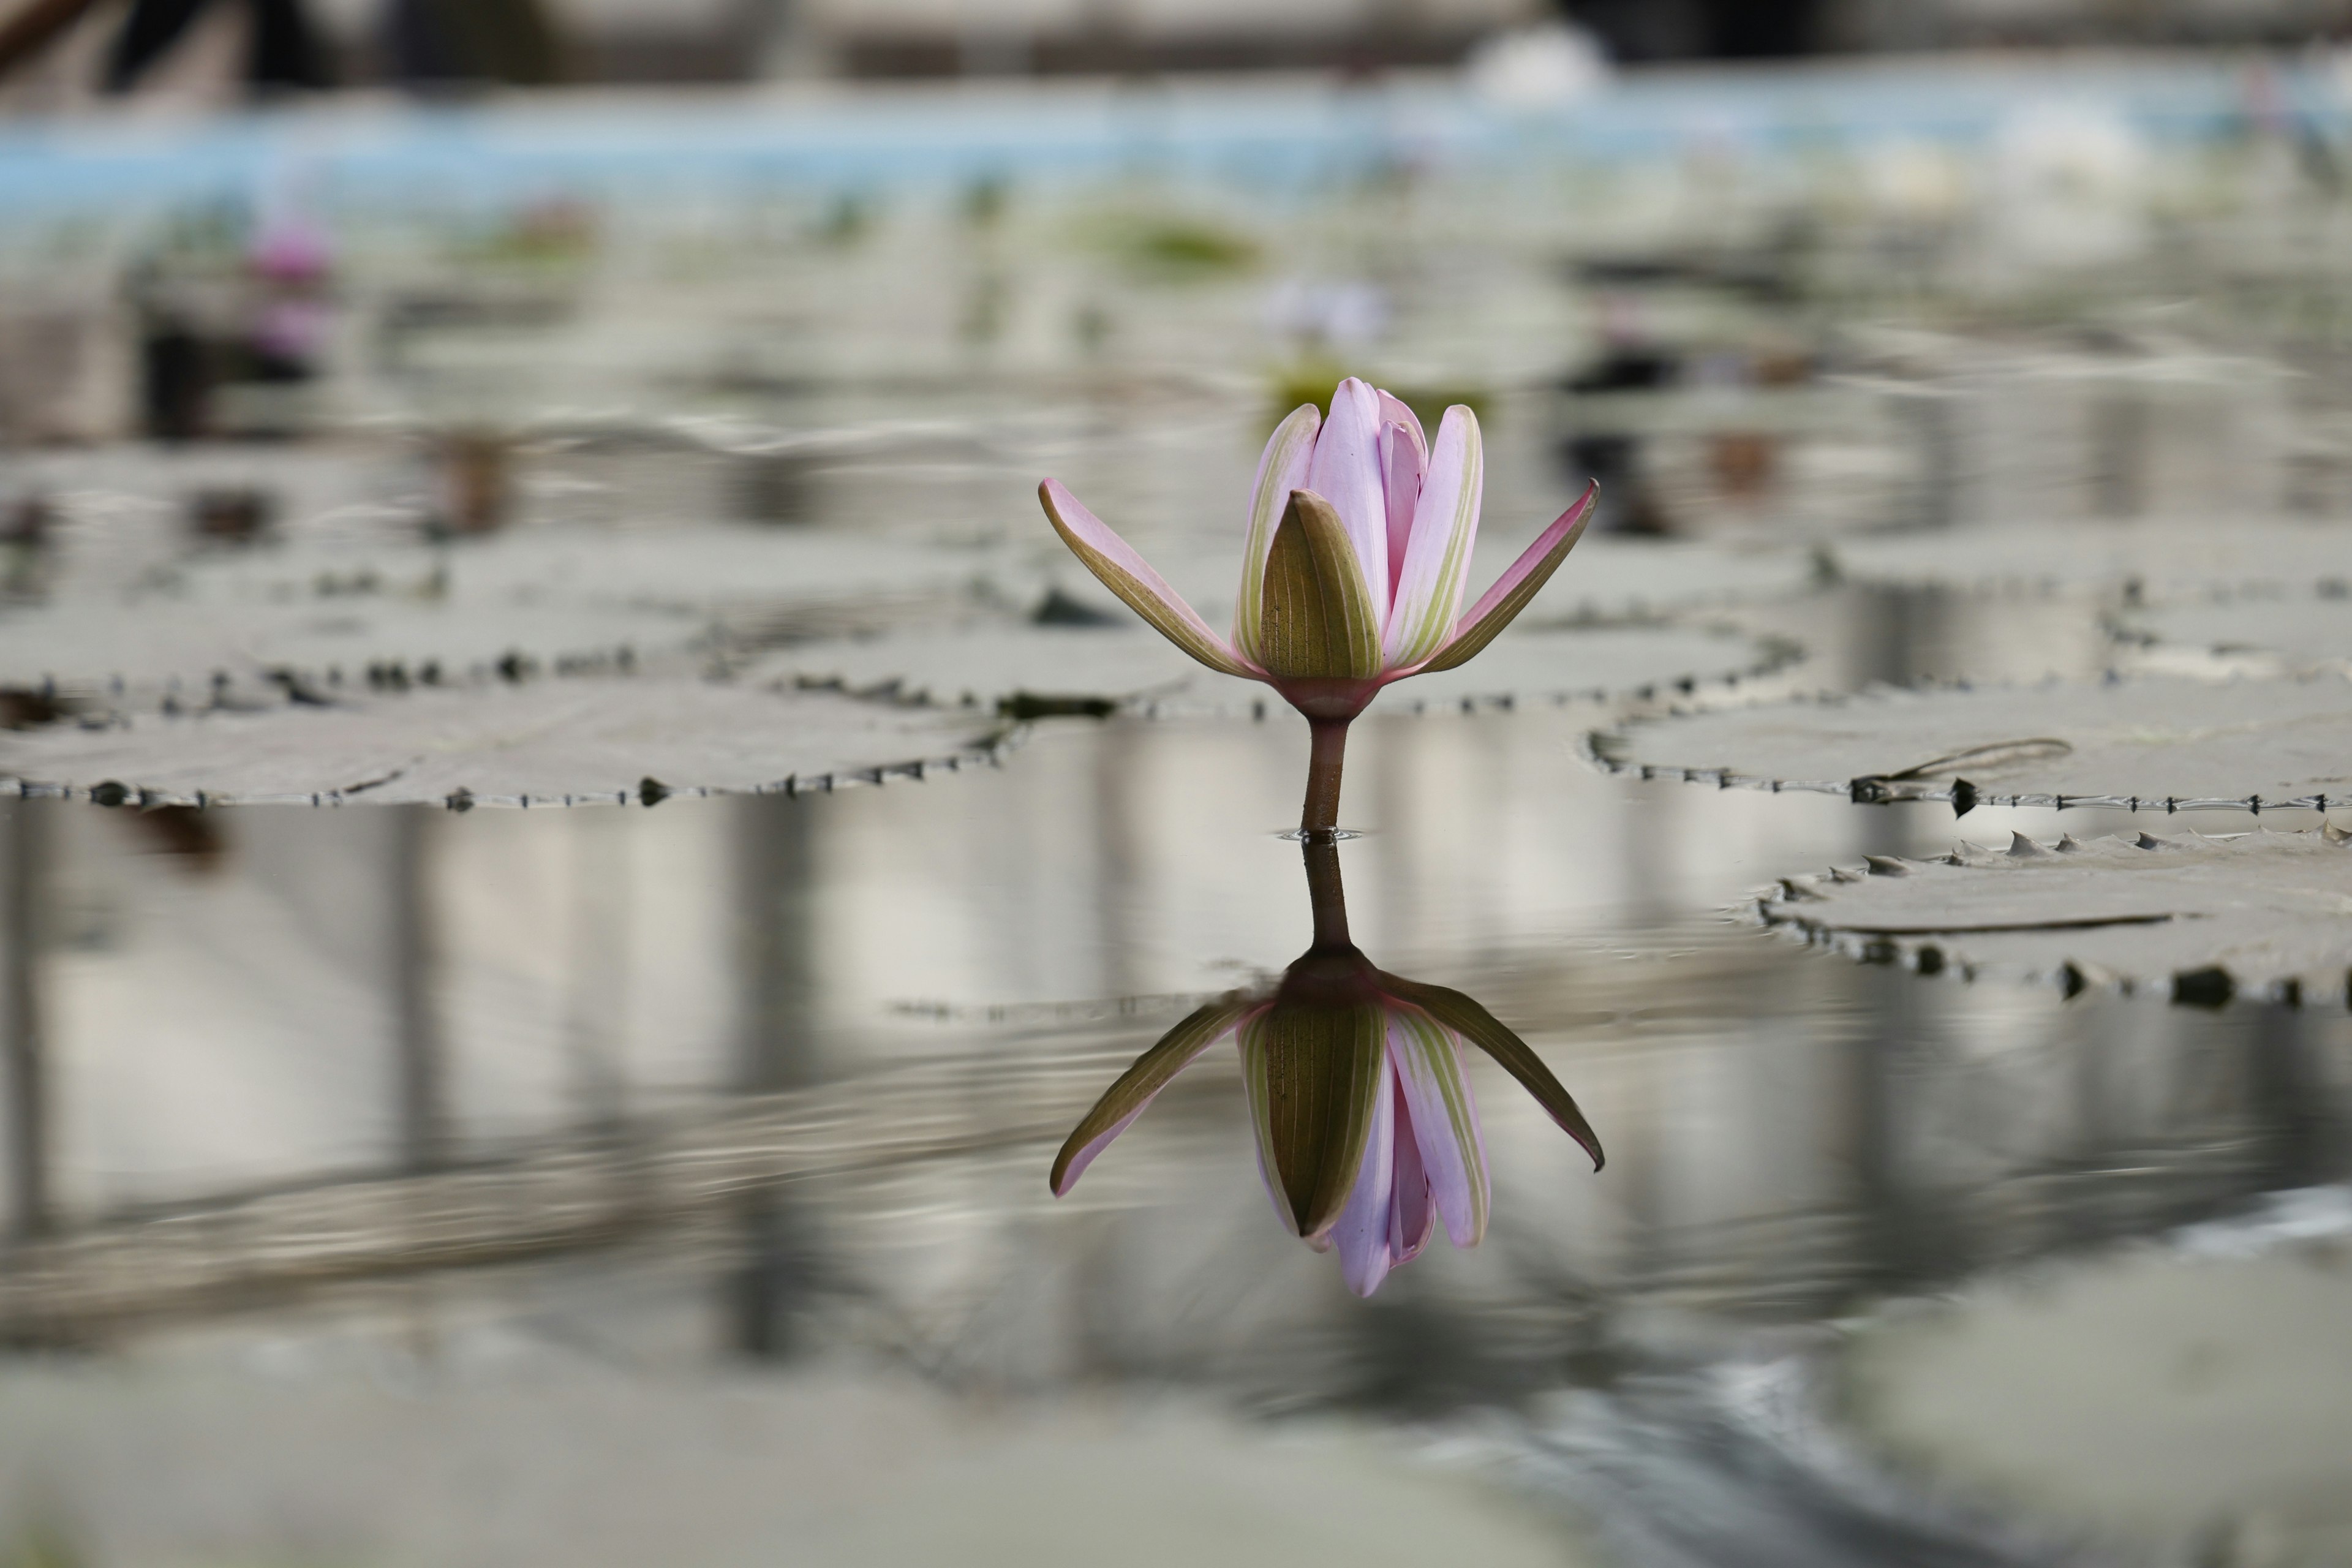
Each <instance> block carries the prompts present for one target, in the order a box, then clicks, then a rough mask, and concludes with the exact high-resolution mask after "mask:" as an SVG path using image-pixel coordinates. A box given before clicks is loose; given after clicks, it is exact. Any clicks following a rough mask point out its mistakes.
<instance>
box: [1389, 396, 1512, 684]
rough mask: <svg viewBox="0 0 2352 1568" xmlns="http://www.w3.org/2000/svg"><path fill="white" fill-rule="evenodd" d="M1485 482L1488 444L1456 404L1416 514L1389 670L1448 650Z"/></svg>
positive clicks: (1393, 623) (1402, 566)
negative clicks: (1448, 639)
mask: <svg viewBox="0 0 2352 1568" xmlns="http://www.w3.org/2000/svg"><path fill="white" fill-rule="evenodd" d="M1485 493H1486V446H1485V443H1484V441H1483V440H1482V439H1481V437H1480V436H1479V433H1478V418H1477V416H1475V415H1474V414H1472V413H1471V412H1470V410H1469V409H1467V408H1465V407H1463V406H1461V405H1458V404H1457V405H1455V406H1454V407H1452V408H1449V409H1447V410H1446V411H1445V418H1444V421H1443V422H1442V423H1440V424H1439V426H1437V445H1436V447H1434V448H1433V450H1432V451H1431V452H1430V455H1429V474H1428V477H1427V479H1424V480H1423V482H1422V487H1421V495H1420V498H1419V500H1418V504H1416V505H1415V507H1414V508H1413V515H1412V532H1411V539H1410V542H1409V543H1408V544H1407V545H1406V547H1405V551H1404V555H1403V559H1402V562H1401V563H1399V565H1398V568H1397V590H1396V599H1395V602H1394V604H1393V605H1392V606H1391V609H1390V611H1389V619H1388V627H1387V630H1386V632H1385V633H1384V634H1383V636H1382V641H1381V654H1382V657H1383V658H1384V659H1385V661H1386V662H1387V664H1388V665H1389V667H1390V668H1404V667H1407V666H1411V665H1416V664H1419V663H1420V662H1421V661H1422V660H1423V659H1425V658H1429V657H1430V656H1431V655H1433V654H1434V653H1436V652H1437V650H1438V649H1439V648H1441V647H1444V646H1445V643H1446V639H1447V638H1448V637H1451V636H1453V633H1454V616H1455V615H1456V614H1458V613H1459V612H1460V610H1461V608H1462V588H1463V584H1464V582H1465V580H1466V579H1467V578H1468V576H1469V574H1470V552H1471V548H1472V547H1473V546H1474V545H1475V544H1476V543H1477V541H1478V509H1479V507H1480V505H1481V503H1482V501H1483V500H1484V498H1485Z"/></svg>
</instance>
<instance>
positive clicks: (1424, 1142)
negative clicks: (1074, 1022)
mask: <svg viewBox="0 0 2352 1568" xmlns="http://www.w3.org/2000/svg"><path fill="white" fill-rule="evenodd" d="M1318 851H1319V855H1318ZM1322 857H1328V860H1325V859H1321V858H1322ZM1318 860H1320V863H1319V864H1318ZM1307 867H1308V884H1309V888H1310V889H1311V890H1312V892H1313V894H1314V900H1315V927H1316V941H1315V945H1314V946H1313V947H1311V948H1309V949H1308V950H1307V952H1306V954H1305V955H1304V956H1302V957H1301V958H1300V959H1299V960H1298V962H1297V963H1294V964H1292V965H1291V966H1290V968H1289V970H1288V971H1287V972H1286V973H1285V974H1284V975H1283V978H1282V981H1281V983H1280V984H1278V985H1276V987H1274V988H1273V989H1272V990H1271V991H1269V992H1265V993H1259V994H1249V993H1243V992H1235V993H1233V994H1228V995H1225V996H1222V997H1219V998H1218V999H1217V1000H1216V1001H1214V1002H1212V1003H1209V1004H1208V1005H1205V1006H1203V1007H1201V1008H1200V1009H1198V1010H1197V1011H1195V1012H1193V1013H1192V1015H1191V1016H1188V1017H1186V1018H1185V1019H1184V1020H1183V1021H1182V1022H1181V1023H1180V1024H1178V1025H1177V1026H1175V1027H1174V1028H1172V1029H1171V1030H1169V1031H1168V1033H1167V1034H1165V1035H1163V1036H1162V1037H1160V1040H1159V1041H1158V1043H1157V1044H1155V1045H1153V1047H1151V1048H1150V1050H1148V1051H1146V1052H1144V1053H1143V1055H1142V1056H1141V1057H1139V1058H1137V1059H1136V1062H1135V1065H1134V1066H1133V1067H1130V1068H1128V1070H1127V1071H1126V1072H1125V1073H1124V1074H1122V1075H1121V1076H1120V1078H1119V1079H1118V1082H1116V1083H1114V1084H1112V1085H1111V1087H1110V1088H1109V1089H1108V1090H1106V1091H1105V1092H1104V1094H1103V1097H1102V1098H1101V1099H1100V1100H1097V1101H1096V1103H1095V1107H1094V1109H1093V1110H1089V1111H1088V1112H1087V1115H1086V1117H1085V1119H1084V1120H1082V1121H1080V1122H1079V1123H1078V1125H1077V1126H1076V1129H1074V1130H1073V1131H1071V1133H1070V1136H1069V1139H1068V1140H1067V1142H1065V1143H1064V1144H1063V1145H1062V1149H1061V1152H1060V1154H1059V1155H1057V1156H1056V1157H1055V1161H1054V1167H1053V1171H1052V1173H1051V1174H1050V1176H1049V1177H1048V1182H1049V1184H1050V1185H1051V1186H1052V1188H1053V1191H1054V1195H1055V1196H1056V1197H1060V1196H1062V1195H1063V1194H1066V1193H1067V1192H1069V1190H1070V1189H1071V1188H1072V1187H1073V1186H1075V1185H1076V1184H1077V1180H1078V1177H1079V1176H1080V1175H1082V1174H1083V1173H1085V1171H1086V1169H1087V1166H1088V1165H1090V1164H1092V1163H1094V1161H1095V1159H1096V1157H1097V1155H1099V1154H1101V1153H1102V1152H1103V1151H1104V1150H1105V1149H1107V1148H1108V1147H1109V1146H1110V1143H1111V1141H1112V1140H1113V1139H1115V1138H1117V1137H1118V1135H1119V1134H1120V1133H1121V1132H1123V1131H1126V1130H1127V1129H1128V1127H1129V1126H1130V1125H1131V1124H1132V1123H1133V1122H1134V1121H1135V1119H1136V1118H1137V1117H1139V1116H1140V1115H1142V1114H1143V1112H1144V1110H1146V1109H1147V1108H1149V1107H1150V1104H1151V1101H1152V1100H1154V1099H1155V1098H1156V1097H1157V1096H1158V1095H1159V1093H1160V1090H1161V1089H1165V1088H1167V1086H1168V1084H1169V1083H1170V1082H1171V1080H1172V1079H1174V1078H1175V1077H1176V1075H1177V1074H1178V1073H1180V1072H1181V1071H1182V1070H1183V1069H1184V1068H1187V1067H1189V1066H1190V1065H1192V1062H1193V1061H1195V1060H1196V1059H1198V1058H1199V1057H1200V1056H1201V1054H1202V1052H1203V1051H1206V1050H1207V1049H1208V1048H1209V1047H1211V1046H1213V1045H1214V1044H1215V1043H1216V1042H1217V1041H1219V1040H1222V1039H1223V1038H1225V1037H1227V1036H1233V1037H1235V1038H1237V1039H1238V1041H1239V1042H1240V1046H1241V1052H1242V1067H1243V1083H1244V1092H1245V1093H1246V1095H1247V1097H1248V1100H1249V1107H1250V1116H1251V1120H1252V1121H1253V1122H1254V1123H1255V1126H1256V1130H1257V1139H1256V1142H1257V1157H1258V1173H1259V1175H1260V1176H1261V1177H1262V1178H1263V1179H1264V1181H1265V1187H1266V1191H1267V1193H1268V1194H1270V1195H1271V1196H1272V1197H1273V1199H1274V1209H1275V1214H1276V1215H1277V1216H1278V1217H1279V1218H1280V1219H1281V1220H1282V1222H1283V1224H1284V1225H1285V1226H1287V1227H1289V1228H1290V1229H1291V1230H1292V1231H1293V1232H1294V1233H1296V1234H1297V1235H1298V1236H1300V1237H1304V1238H1306V1239H1307V1241H1308V1242H1309V1243H1310V1244H1312V1245H1313V1246H1314V1247H1316V1248H1317V1249H1318V1251H1321V1250H1336V1251H1337V1252H1338V1253H1339V1270H1340V1274H1341V1277H1342V1278H1344V1279H1346V1280H1347V1282H1348V1286H1349V1289H1352V1290H1354V1291H1355V1292H1356V1293H1357V1294H1358V1295H1360V1296H1369V1295H1370V1294H1371V1293H1372V1292H1373V1290H1375V1289H1378V1288H1379V1286H1380V1283H1381V1280H1382V1279H1385V1278H1387V1276H1388V1273H1389V1271H1390V1270H1391V1268H1395V1267H1397V1266H1398V1265H1399V1264H1402V1263H1405V1262H1408V1261H1410V1260H1411V1259H1412V1258H1415V1257H1417V1256H1418V1255H1419V1254H1420V1252H1421V1250H1422V1248H1423V1247H1425V1246H1427V1245H1428V1242H1429V1239H1430V1237H1431V1236H1432V1235H1433V1234H1434V1233H1435V1229H1436V1226H1437V1223H1438V1222H1439V1221H1441V1220H1442V1221H1443V1222H1444V1226H1445V1234H1446V1236H1447V1237H1449V1238H1450V1239H1451V1240H1452V1241H1453V1243H1454V1246H1456V1247H1475V1246H1476V1245H1477V1244H1478V1241H1479V1238H1480V1237H1483V1236H1485V1235H1486V1213H1487V1206H1488V1201H1489V1196H1490V1191H1489V1184H1488V1180H1487V1173H1486V1144H1485V1142H1484V1139H1483V1138H1482V1136H1481V1134H1480V1132H1479V1129H1478V1106H1477V1101H1476V1100H1475V1097H1474V1096H1473V1095H1472V1094H1471V1091H1470V1080H1469V1077H1468V1075H1467V1074H1466V1073H1465V1070H1464V1066H1463V1051H1464V1048H1465V1046H1469V1045H1475V1046H1477V1047H1479V1048H1481V1049H1483V1050H1485V1051H1486V1053H1487V1054H1488V1055H1489V1056H1491V1057H1493V1058H1495V1060H1496V1062H1498V1063H1499V1064H1500V1065H1501V1066H1502V1068H1504V1070H1505V1071H1507V1072H1508V1073H1509V1074H1510V1075H1511V1076H1512V1077H1513V1078H1515V1079H1517V1080H1518V1081H1519V1083H1520V1084H1521V1085H1522V1086H1523V1087H1524V1088H1526V1089H1528V1092H1529V1093H1531V1094H1533V1095H1534V1096H1535V1098H1536V1100H1537V1102H1538V1103H1539V1104H1540V1105H1542V1107H1543V1108H1544V1110H1546V1111H1548V1112H1549V1114H1550V1115H1551V1118H1552V1120H1553V1121H1557V1122H1558V1123H1559V1125H1560V1127H1561V1128H1562V1129H1563V1130H1565V1131H1567V1132H1568V1134H1569V1135H1570V1137H1571V1138H1574V1139H1575V1140H1576V1141H1577V1142H1579V1143H1580V1144H1582V1145H1583V1147H1584V1149H1585V1151H1586V1152H1588V1153H1590V1154H1591V1156H1592V1166H1593V1169H1594V1170H1596V1171H1597V1170H1599V1169H1600V1168H1601V1158H1602V1157H1601V1143H1600V1140H1599V1139H1598V1138H1596V1137H1595V1136H1594V1134H1593V1131H1592V1128H1591V1124H1590V1123H1589V1122H1587V1121H1585V1119H1584V1114H1583V1112H1582V1111H1580V1110H1578V1109H1577V1105H1576V1101H1575V1100H1574V1099H1572V1098H1571V1097H1570V1094H1569V1092H1568V1090H1567V1089H1563V1088H1562V1087H1561V1086H1560V1083H1559V1079H1557V1078H1555V1077H1553V1076H1552V1072H1551V1069H1550V1068H1548V1067H1546V1066H1545V1065H1544V1062H1543V1058H1540V1057H1538V1056H1537V1055H1536V1054H1535V1052H1533V1051H1532V1050H1530V1049H1528V1045H1527V1042H1525V1041H1524V1040H1522V1039H1520V1038H1519V1037H1518V1036H1517V1035H1516V1034H1514V1033H1512V1032H1511V1030H1510V1029H1509V1028H1508V1027H1507V1026H1505V1025H1504V1024H1503V1023H1502V1022H1501V1021H1500V1020H1498V1019H1497V1018H1496V1016H1494V1015H1493V1014H1492V1013H1489V1012H1488V1011H1487V1010H1486V1008H1485V1007H1483V1006H1481V1005H1479V1004H1478V1003H1477V1002H1475V1001H1474V1000H1472V999H1471V998H1470V997H1468V996H1465V995H1464V994H1462V993H1461V992H1459V991H1450V990H1448V989H1446V988H1445V987H1444V986H1442V985H1427V984H1422V983H1420V982H1418V981H1412V980H1406V979H1403V978H1402V977H1401V976H1398V975H1394V974H1388V973H1382V972H1381V971H1380V970H1378V969H1375V968H1374V967H1372V964H1371V963H1370V960H1368V959H1367V958H1365V956H1364V955H1363V954H1362V953H1361V952H1359V951H1357V949H1356V948H1355V947H1354V946H1353V945H1352V944H1351V943H1350V942H1349V941H1348V938H1347V913H1346V906H1345V903H1344V901H1343V900H1342V899H1341V897H1340V894H1339V865H1338V859H1337V855H1336V850H1335V847H1333V846H1332V845H1331V844H1330V843H1329V842H1328V840H1327V841H1325V842H1323V843H1321V844H1319V845H1318V844H1310V845H1309V846H1308V847H1307Z"/></svg>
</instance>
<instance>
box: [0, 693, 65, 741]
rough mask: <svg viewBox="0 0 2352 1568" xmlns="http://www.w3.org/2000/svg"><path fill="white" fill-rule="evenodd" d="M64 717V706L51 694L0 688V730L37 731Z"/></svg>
mask: <svg viewBox="0 0 2352 1568" xmlns="http://www.w3.org/2000/svg"><path fill="white" fill-rule="evenodd" d="M65 716H66V707H65V704H64V703H62V702H60V701H58V699H57V697H56V696H55V695H54V694H53V693H50V692H47V691H35V690H32V689H29V688H26V687H22V686H0V730H37V729H39V728H40V727H41V726H42V725H44V724H54V723H56V722H57V721H58V720H60V719H62V718H64V717H65Z"/></svg>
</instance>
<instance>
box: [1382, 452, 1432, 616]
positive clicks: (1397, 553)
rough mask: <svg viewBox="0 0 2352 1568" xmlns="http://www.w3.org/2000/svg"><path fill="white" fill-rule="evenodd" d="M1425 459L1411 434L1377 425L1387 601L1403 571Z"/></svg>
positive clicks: (1394, 595) (1426, 462)
mask: <svg viewBox="0 0 2352 1568" xmlns="http://www.w3.org/2000/svg"><path fill="white" fill-rule="evenodd" d="M1427 466H1428V459H1427V458H1426V456H1425V455H1424V454H1423V451H1422V449H1421V446H1420V443H1418V442H1417V441H1415V440H1414V439H1413V436H1412V432H1411V431H1410V430H1407V429H1406V428H1405V427H1404V426H1402V425H1383V426H1381V494H1382V497H1383V499H1384V500H1385V501H1386V503H1387V506H1388V521H1389V584H1388V587H1389V598H1390V599H1391V601H1393V600H1394V599H1395V598H1396V585H1397V577H1398V575H1399V574H1402V572H1403V571H1404V558H1405V549H1406V546H1407V545H1408V544H1409V543H1411V542H1412V512H1413V507H1414V505H1415V504H1416V503H1417V502H1419V500H1421V479H1422V472H1423V469H1424V468H1426V467H1427Z"/></svg>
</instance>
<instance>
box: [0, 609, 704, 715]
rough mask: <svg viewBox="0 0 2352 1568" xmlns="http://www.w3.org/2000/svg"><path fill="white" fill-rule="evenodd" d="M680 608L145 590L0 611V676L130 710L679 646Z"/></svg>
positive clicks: (74, 699) (474, 674)
mask: <svg viewBox="0 0 2352 1568" xmlns="http://www.w3.org/2000/svg"><path fill="white" fill-rule="evenodd" d="M704 636H705V629H704V623H702V622H701V621H699V620H698V619H695V618H693V617H691V616H677V615H668V614H664V613H661V612H658V611H652V610H642V609H632V608H627V607H623V606H604V607H594V608H592V607H586V606H564V605H527V604H521V605H519V604H506V605H491V604H485V603H481V602H478V601H472V602H466V601H455V602H453V601H432V600H412V599H394V598H383V597H380V596H362V597H351V598H340V599H319V600H310V601H307V602H297V603H288V604H278V603H262V604H253V605H236V606H230V605H207V604H188V603H184V602H181V601H177V600H158V601H152V602H147V603H140V604H131V605H123V604H113V603H76V604H70V605H48V606H42V607H38V608H32V609H25V610H19V611H15V612H10V613H0V687H11V688H16V689H25V690H33V691H42V692H47V693H52V694H54V695H56V696H58V697H60V698H63V699H64V700H67V701H68V703H74V704H79V705H83V706H85V707H93V708H98V709H100V710H110V711H117V710H119V711H128V712H137V711H142V710H152V709H154V708H155V707H157V706H159V705H169V706H195V707H204V706H208V705H210V704H212V703H214V702H215V701H230V702H251V701H255V700H262V699H264V698H267V699H268V700H282V696H283V694H284V693H285V691H286V690H288V689H309V690H310V691H311V692H312V694H324V693H328V692H331V691H334V690H337V689H342V688H344V687H347V686H351V687H357V686H364V685H367V684H370V683H371V682H373V684H378V685H382V684H385V683H387V682H389V683H391V684H394V685H404V684H408V683H410V682H417V683H422V684H427V685H430V684H440V683H448V684H463V683H465V682H467V681H472V680H480V679H488V678H490V677H492V676H494V675H497V674H499V673H501V672H503V673H505V674H507V675H509V676H513V675H519V674H521V673H523V672H524V670H525V669H527V668H529V669H538V668H548V669H572V668H627V667H629V666H631V665H634V664H635V663H636V662H637V661H638V660H639V659H641V658H648V657H651V656H656V655H661V654H672V653H677V652H681V651H683V650H685V649H688V648H690V647H693V646H694V645H695V644H696V643H697V642H698V641H699V640H701V639H702V637H704Z"/></svg>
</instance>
